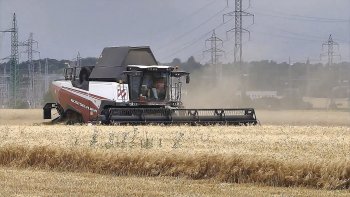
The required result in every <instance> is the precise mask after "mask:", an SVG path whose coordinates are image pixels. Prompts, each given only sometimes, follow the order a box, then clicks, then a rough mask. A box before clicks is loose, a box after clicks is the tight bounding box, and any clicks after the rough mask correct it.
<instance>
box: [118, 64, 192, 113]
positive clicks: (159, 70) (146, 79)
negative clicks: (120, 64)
mask: <svg viewBox="0 0 350 197" xmlns="http://www.w3.org/2000/svg"><path fill="white" fill-rule="evenodd" d="M124 74H125V75H127V81H128V87H129V91H130V93H129V95H130V105H131V106H142V105H143V106H145V105H146V106H157V105H158V106H168V107H182V106H183V103H182V101H181V95H182V83H183V78H186V83H189V78H190V74H189V73H187V72H185V71H179V70H178V69H177V68H176V67H175V68H174V67H171V66H141V65H129V66H127V71H125V72H124ZM121 83H122V82H121Z"/></svg>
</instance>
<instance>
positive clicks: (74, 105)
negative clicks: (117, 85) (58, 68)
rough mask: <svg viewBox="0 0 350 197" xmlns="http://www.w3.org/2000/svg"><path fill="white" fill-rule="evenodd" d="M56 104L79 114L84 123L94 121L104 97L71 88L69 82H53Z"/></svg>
mask: <svg viewBox="0 0 350 197" xmlns="http://www.w3.org/2000/svg"><path fill="white" fill-rule="evenodd" d="M52 86H53V88H52V89H53V91H54V92H53V93H54V95H55V98H56V101H57V103H59V104H60V105H61V106H62V108H63V109H64V110H65V111H66V110H73V111H76V112H78V113H80V114H81V115H82V117H83V120H84V122H89V121H92V120H96V119H97V117H98V115H99V113H100V106H101V102H102V101H103V100H107V99H106V98H104V97H101V96H98V95H94V94H91V93H89V92H88V91H85V90H81V89H78V88H74V87H72V85H71V83H70V81H55V82H53V84H52Z"/></svg>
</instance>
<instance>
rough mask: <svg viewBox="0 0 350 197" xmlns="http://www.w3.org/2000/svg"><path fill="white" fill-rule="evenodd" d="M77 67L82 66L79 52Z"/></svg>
mask: <svg viewBox="0 0 350 197" xmlns="http://www.w3.org/2000/svg"><path fill="white" fill-rule="evenodd" d="M76 66H77V67H78V68H79V67H80V66H81V56H80V52H79V51H78V54H77V63H76Z"/></svg>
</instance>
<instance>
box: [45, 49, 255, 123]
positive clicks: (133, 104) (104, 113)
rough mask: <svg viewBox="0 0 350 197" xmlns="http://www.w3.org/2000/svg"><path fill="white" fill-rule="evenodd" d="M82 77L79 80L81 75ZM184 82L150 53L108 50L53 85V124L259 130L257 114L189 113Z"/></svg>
mask: <svg viewBox="0 0 350 197" xmlns="http://www.w3.org/2000/svg"><path fill="white" fill-rule="evenodd" d="M78 73H79V74H78ZM183 82H186V83H189V82H190V75H189V73H187V72H185V71H180V70H178V68H176V67H171V66H161V65H158V63H157V61H156V59H155V57H154V55H153V53H152V51H151V49H150V48H149V47H109V48H105V49H104V50H103V52H102V54H101V57H100V58H99V60H98V62H97V64H96V66H89V67H74V68H66V69H65V79H64V80H57V81H54V82H53V83H52V89H51V91H52V94H53V96H54V99H55V101H56V103H47V104H46V105H45V106H44V108H43V110H44V119H51V109H53V108H55V109H57V111H58V113H59V117H58V118H56V119H55V120H53V122H57V121H63V122H67V123H77V122H85V123H102V124H133V125H134V124H190V125H209V124H229V125H255V124H257V119H256V116H255V111H254V109H251V108H247V109H185V108H184V107H183V103H182V101H181V90H182V84H183Z"/></svg>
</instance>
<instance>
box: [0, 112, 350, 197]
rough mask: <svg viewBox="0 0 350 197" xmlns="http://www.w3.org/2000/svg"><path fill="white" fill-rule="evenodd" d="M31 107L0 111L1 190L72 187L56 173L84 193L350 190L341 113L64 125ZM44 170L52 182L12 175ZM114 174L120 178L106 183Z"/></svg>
mask: <svg viewBox="0 0 350 197" xmlns="http://www.w3.org/2000/svg"><path fill="white" fill-rule="evenodd" d="M0 112H1V111H0ZM38 112H39V111H25V112H23V113H22V112H21V113H20V114H16V113H18V111H16V112H14V111H11V110H10V111H7V114H11V113H13V115H12V116H10V117H12V118H9V117H7V120H9V119H11V121H6V120H5V119H2V122H1V121H0V123H1V125H0V166H1V167H0V177H4V178H5V179H3V180H5V181H2V182H1V181H0V185H2V186H4V188H6V189H5V190H4V191H6V194H10V195H11V194H14V193H13V192H11V191H14V190H13V189H14V188H15V187H16V188H19V189H17V190H16V192H15V193H17V194H22V193H23V192H29V193H31V194H33V195H34V194H35V188H37V189H38V192H39V193H41V194H42V195H48V194H53V193H55V194H60V195H65V194H66V195H67V194H72V192H73V191H72V190H69V189H67V187H68V185H65V182H59V181H58V180H60V179H64V180H66V181H67V182H69V183H70V184H72V185H75V186H74V188H75V187H79V188H81V189H82V190H81V191H82V192H81V193H76V192H73V193H74V194H76V195H91V196H93V195H97V194H100V195H106V196H110V195H111V194H119V195H121V196H125V195H131V196H144V195H146V196H168V195H170V196H179V195H182V196H233V195H235V194H236V195H238V196H256V195H265V196H276V195H277V196H281V195H282V196H285V195H286V196H330V195H339V196H347V195H350V192H349V186H350V183H349V180H350V128H349V127H347V126H346V124H347V123H346V120H344V122H341V123H337V124H335V125H331V126H325V125H324V124H317V123H312V121H315V120H312V121H310V122H311V123H310V124H305V125H307V126H301V125H300V124H299V125H298V124H294V126H287V125H273V123H270V124H269V125H262V126H255V127H231V126H207V127H204V126H198V127H191V126H171V127H165V126H94V125H90V126H89V125H75V126H67V125H46V124H45V123H43V122H42V121H41V120H40V119H39V117H40V116H39V115H38ZM30 113H33V116H31V118H29V120H26V121H25V122H24V123H18V124H16V121H17V122H20V120H19V119H18V117H24V116H26V114H30ZM264 113H266V114H267V113H268V112H264ZM274 113H276V112H274ZM294 113H295V112H294ZM298 113H301V112H298ZM309 113H310V112H309ZM332 113H334V114H335V116H340V115H344V114H342V113H345V112H339V113H340V114H337V113H336V112H332ZM315 114H316V115H315V116H313V118H314V117H317V116H319V117H320V116H321V117H322V116H324V115H322V114H321V115H319V114H318V112H315ZM317 114H318V115H317ZM273 116H276V114H274V115H271V116H270V120H272V118H271V117H273ZM286 116H292V115H285V116H283V117H286ZM329 116H330V115H328V117H327V118H328V119H332V118H333V119H336V117H335V116H334V117H329ZM13 117H16V118H13ZM36 117H37V119H36ZM281 117H282V116H281ZM283 117H282V118H283ZM343 118H344V117H343ZM346 118H347V116H346ZM296 119H297V118H296V117H295V118H294V121H296ZM266 120H268V118H265V121H266ZM318 120H319V119H318ZM274 121H276V120H274ZM303 121H307V120H305V118H303ZM296 122H297V121H296ZM44 174H45V176H50V177H51V178H50V181H49V182H50V183H52V184H48V183H41V184H40V181H29V182H28V181H24V180H23V181H19V180H22V178H20V177H25V176H28V177H33V180H35V179H37V180H40V179H41V178H40V177H43V176H44ZM77 179H79V181H77ZM120 182H123V184H122V185H125V187H119V188H117V187H116V186H114V187H112V188H114V190H113V189H111V187H110V186H111V185H113V184H120ZM54 183H55V184H54ZM89 183H93V185H94V184H102V185H103V186H99V187H98V188H97V187H96V186H91V187H88V186H86V185H85V184H89ZM165 183H168V184H165ZM16 184H18V185H17V186H16ZM72 185H70V186H69V187H72V188H73V186H72ZM90 185H91V184H90ZM150 185H152V186H150ZM154 185H159V191H158V190H157V192H155V191H154V190H152V189H151V188H152V187H154ZM206 187H209V188H212V189H204V188H206ZM64 188H66V189H64ZM172 188H176V189H172ZM29 190H30V191H29ZM136 191H141V192H136ZM142 191H144V192H142ZM65 192H66V193H65ZM135 192H136V193H135ZM24 194H25V193H24Z"/></svg>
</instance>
